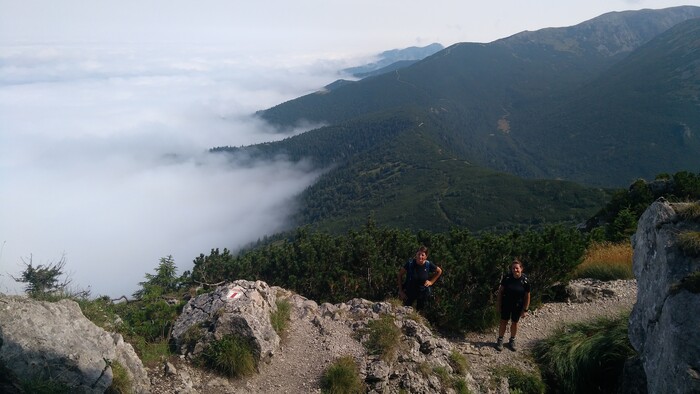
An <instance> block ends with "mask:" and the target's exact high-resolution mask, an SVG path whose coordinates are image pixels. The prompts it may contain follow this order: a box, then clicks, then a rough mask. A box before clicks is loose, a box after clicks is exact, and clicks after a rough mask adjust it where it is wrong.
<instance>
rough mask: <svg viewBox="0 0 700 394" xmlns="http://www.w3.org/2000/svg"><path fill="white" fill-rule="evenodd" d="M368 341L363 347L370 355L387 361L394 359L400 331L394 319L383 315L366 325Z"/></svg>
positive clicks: (399, 339)
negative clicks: (375, 355)
mask: <svg viewBox="0 0 700 394" xmlns="http://www.w3.org/2000/svg"><path fill="white" fill-rule="evenodd" d="M367 329H368V331H369V339H368V340H367V341H366V342H365V347H366V348H367V351H368V352H369V353H370V354H377V355H379V358H381V359H382V360H384V361H388V360H391V359H393V358H394V355H395V354H396V350H397V349H398V347H399V343H400V341H401V330H400V329H399V328H398V327H397V326H396V324H395V323H394V318H393V317H392V316H389V315H384V316H382V317H380V318H379V319H376V320H370V321H369V323H367Z"/></svg>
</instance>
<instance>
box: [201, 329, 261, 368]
mask: <svg viewBox="0 0 700 394" xmlns="http://www.w3.org/2000/svg"><path fill="white" fill-rule="evenodd" d="M201 357H202V358H203V361H204V363H205V365H207V366H208V367H209V368H211V369H213V370H215V371H217V372H219V373H221V374H223V375H225V376H228V377H232V378H239V377H243V376H249V375H252V374H253V373H254V372H255V371H256V370H257V367H258V365H257V361H256V359H255V356H254V352H253V348H252V346H251V345H250V344H249V343H247V342H246V341H245V340H243V339H241V338H239V337H236V336H233V335H227V336H224V337H223V338H221V339H220V340H218V341H214V342H212V343H211V344H210V345H209V347H207V349H206V350H205V351H204V352H203V353H202V356H201Z"/></svg>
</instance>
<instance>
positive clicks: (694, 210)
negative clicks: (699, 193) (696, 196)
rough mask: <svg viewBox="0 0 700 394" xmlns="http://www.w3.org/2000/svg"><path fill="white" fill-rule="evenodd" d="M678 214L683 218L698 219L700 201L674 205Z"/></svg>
mask: <svg viewBox="0 0 700 394" xmlns="http://www.w3.org/2000/svg"><path fill="white" fill-rule="evenodd" d="M675 209H676V212H677V213H678V216H680V217H681V218H682V219H684V220H695V221H698V220H700V202H698V201H696V202H694V203H690V204H685V205H678V206H676V207H675Z"/></svg>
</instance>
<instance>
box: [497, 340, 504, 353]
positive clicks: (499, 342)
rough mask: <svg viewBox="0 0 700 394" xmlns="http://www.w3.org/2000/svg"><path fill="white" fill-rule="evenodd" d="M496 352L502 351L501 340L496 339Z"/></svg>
mask: <svg viewBox="0 0 700 394" xmlns="http://www.w3.org/2000/svg"><path fill="white" fill-rule="evenodd" d="M496 350H498V351H499V352H500V351H501V350H503V338H498V340H497V341H496Z"/></svg>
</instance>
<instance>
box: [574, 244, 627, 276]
mask: <svg viewBox="0 0 700 394" xmlns="http://www.w3.org/2000/svg"><path fill="white" fill-rule="evenodd" d="M632 253H633V250H632V245H631V244H630V243H629V242H624V243H611V242H601V243H594V244H592V245H591V246H590V247H589V248H588V249H587V250H586V255H585V256H584V258H583V262H581V264H579V266H578V267H576V269H575V270H574V272H573V274H572V276H573V277H574V278H592V279H598V280H603V281H609V280H617V279H632V278H634V273H633V272H632Z"/></svg>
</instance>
